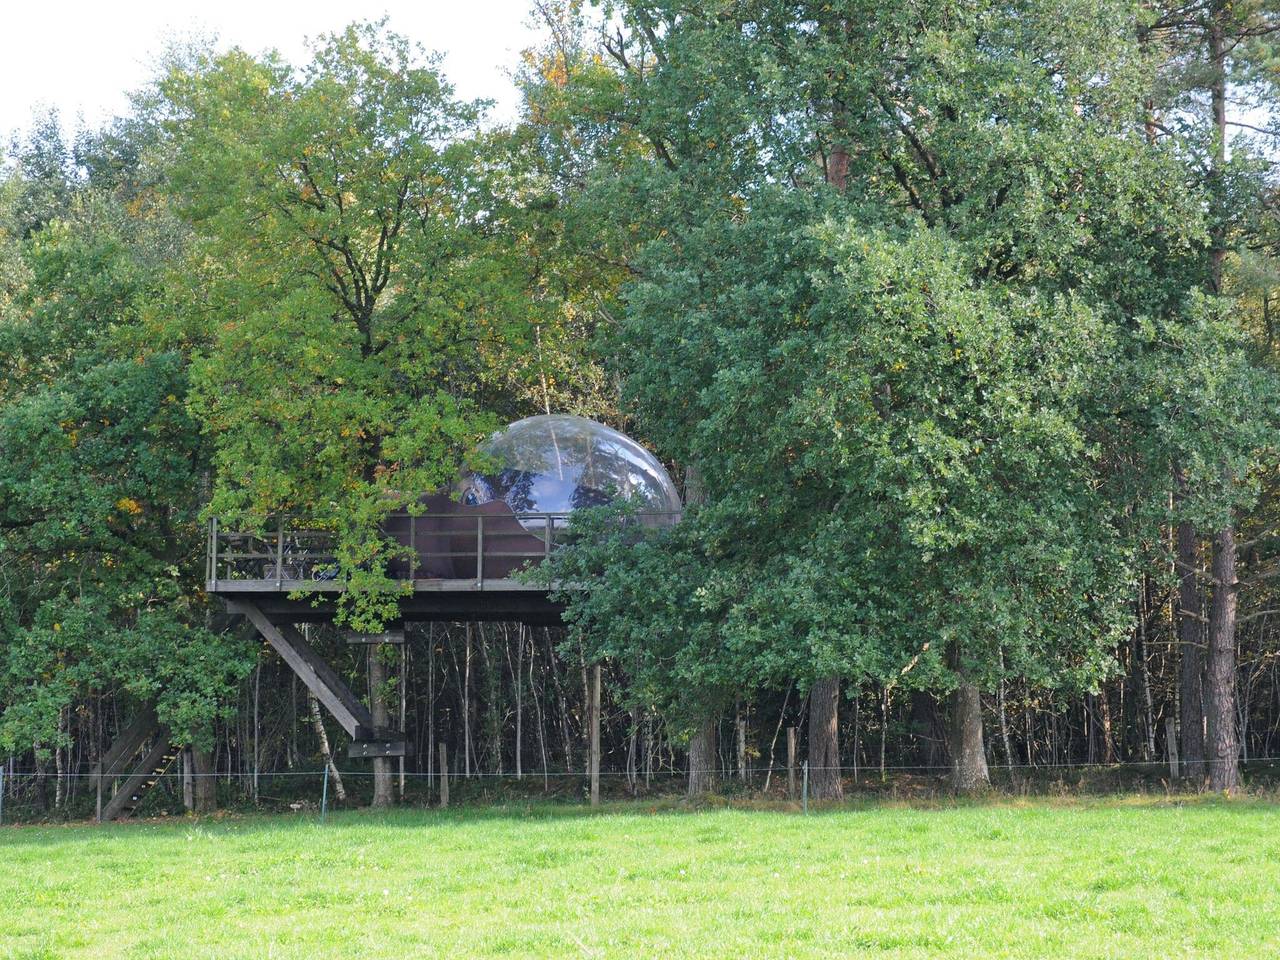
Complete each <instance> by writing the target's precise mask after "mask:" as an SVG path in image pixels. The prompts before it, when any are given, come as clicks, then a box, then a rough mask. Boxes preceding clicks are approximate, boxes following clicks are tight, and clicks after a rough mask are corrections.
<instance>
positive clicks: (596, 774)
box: [591, 663, 600, 807]
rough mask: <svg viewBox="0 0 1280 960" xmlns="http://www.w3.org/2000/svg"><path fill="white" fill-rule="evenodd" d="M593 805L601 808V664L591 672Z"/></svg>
mask: <svg viewBox="0 0 1280 960" xmlns="http://www.w3.org/2000/svg"><path fill="white" fill-rule="evenodd" d="M591 805H592V806H593V807H598V806H600V664H598V663H597V664H596V665H595V666H594V667H593V668H592V670H591Z"/></svg>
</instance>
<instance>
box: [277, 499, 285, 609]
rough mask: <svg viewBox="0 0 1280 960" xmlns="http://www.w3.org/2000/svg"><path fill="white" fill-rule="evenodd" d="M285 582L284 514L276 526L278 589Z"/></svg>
mask: <svg viewBox="0 0 1280 960" xmlns="http://www.w3.org/2000/svg"><path fill="white" fill-rule="evenodd" d="M283 584H284V514H281V515H280V522H279V524H278V525H277V526H276V589H277V590H279V589H280V587H281V586H282V585H283Z"/></svg>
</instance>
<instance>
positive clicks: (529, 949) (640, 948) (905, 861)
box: [0, 798, 1280, 958]
mask: <svg viewBox="0 0 1280 960" xmlns="http://www.w3.org/2000/svg"><path fill="white" fill-rule="evenodd" d="M0 956H4V957H138V958H141V957H182V958H193V957H217V958H232V957H254V958H263V957H297V958H317V957H343V958H353V957H389V958H406V957H449V958H468V957H487V956H508V957H525V956H533V957H574V956H581V957H835V956H886V957H963V958H971V957H984V958H985V957H1071V958H1081V957H1144V958H1145V957H1157V956H1159V957H1275V956H1280V807H1277V806H1276V805H1274V804H1269V803H1264V802H1260V801H1233V802H1220V801H1191V802H1186V803H1177V802H1174V801H1164V800H1162V801H1154V800H1150V799H1145V800H1144V799H1140V798H1134V799H1115V800H1092V801H1088V800H1085V801H1035V800H1033V801H1027V802H1013V801H1008V802H993V803H990V804H976V805H957V806H943V807H937V808H924V807H908V806H896V805H890V806H867V807H859V808H846V809H841V810H828V811H815V812H811V813H810V815H809V816H807V817H806V816H801V815H800V814H799V813H796V812H790V811H749V810H733V809H715V810H702V811H680V810H677V811H662V810H653V809H650V808H648V807H646V806H644V805H627V806H621V807H613V808H606V809H605V811H604V812H603V813H599V814H591V813H589V812H587V811H584V810H576V809H573V808H563V807H562V808H541V809H539V808H533V809H528V810H525V809H498V810H483V809H478V810H450V811H448V812H447V813H439V812H435V811H425V810H405V811H397V812H394V813H391V814H387V815H373V814H369V813H365V812H348V813H340V814H337V815H334V816H331V817H330V818H329V821H328V823H325V824H319V823H317V822H316V819H315V817H314V815H311V816H301V815H299V816H294V817H241V818H236V817H231V818H227V819H225V820H218V821H205V822H184V821H166V822H144V823H134V824H125V825H120V826H108V827H103V828H99V827H94V826H91V825H77V826H69V827H50V828H36V827H4V828H0Z"/></svg>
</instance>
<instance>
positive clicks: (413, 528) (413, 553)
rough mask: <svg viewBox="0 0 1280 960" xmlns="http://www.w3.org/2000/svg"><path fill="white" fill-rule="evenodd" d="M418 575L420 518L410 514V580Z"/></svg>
mask: <svg viewBox="0 0 1280 960" xmlns="http://www.w3.org/2000/svg"><path fill="white" fill-rule="evenodd" d="M417 577H418V518H417V517H416V516H414V515H413V514H412V513H411V514H409V582H410V583H412V582H413V581H414V580H416V579H417Z"/></svg>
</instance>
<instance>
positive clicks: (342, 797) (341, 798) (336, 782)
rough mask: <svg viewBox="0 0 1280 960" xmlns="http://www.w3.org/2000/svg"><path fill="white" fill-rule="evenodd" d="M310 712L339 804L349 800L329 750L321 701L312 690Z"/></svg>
mask: <svg viewBox="0 0 1280 960" xmlns="http://www.w3.org/2000/svg"><path fill="white" fill-rule="evenodd" d="M307 703H308V711H309V712H310V715H311V729H313V730H314V731H315V733H316V741H317V742H318V743H319V744H320V756H321V757H322V758H323V760H324V768H325V776H327V777H328V778H329V782H330V783H332V784H333V795H334V797H335V798H337V801H338V802H339V803H344V802H345V801H346V799H347V791H346V788H345V787H343V785H342V774H340V773H338V768H337V766H336V765H335V764H334V762H333V751H332V750H331V749H329V734H327V733H326V732H325V729H324V719H323V718H322V717H321V716H320V701H319V700H317V699H316V695H315V694H314V693H312V692H311V691H310V690H308V691H307Z"/></svg>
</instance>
